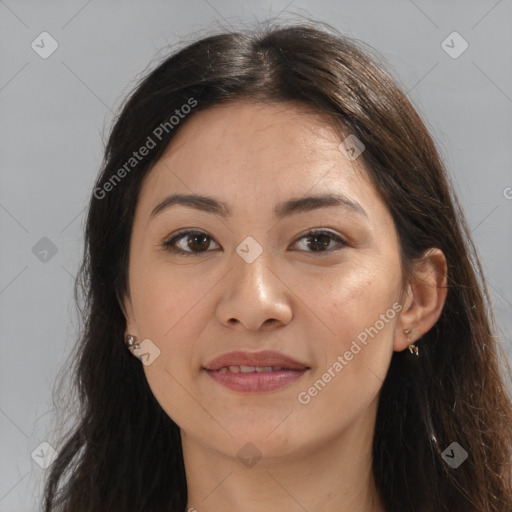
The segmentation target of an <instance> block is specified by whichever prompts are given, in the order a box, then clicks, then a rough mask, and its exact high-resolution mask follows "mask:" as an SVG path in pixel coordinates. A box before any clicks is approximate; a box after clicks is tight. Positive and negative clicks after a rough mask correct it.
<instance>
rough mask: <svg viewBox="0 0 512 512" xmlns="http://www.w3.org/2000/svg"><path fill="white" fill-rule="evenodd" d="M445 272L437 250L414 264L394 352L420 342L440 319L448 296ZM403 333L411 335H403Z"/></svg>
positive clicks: (432, 250) (443, 258)
mask: <svg viewBox="0 0 512 512" xmlns="http://www.w3.org/2000/svg"><path fill="white" fill-rule="evenodd" d="M446 272H447V264H446V258H445V256H444V254H443V252H442V251H441V250H440V249H437V248H432V249H429V250H427V251H426V252H425V253H424V254H423V256H422V257H421V258H420V259H419V260H417V261H416V263H415V268H414V276H413V281H412V283H410V284H409V285H408V288H407V292H406V296H405V299H404V301H403V308H402V311H401V314H400V320H399V323H398V328H399V332H398V333H397V336H396V337H395V342H394V345H393V349H394V350H395V351H396V352H400V351H402V350H405V349H406V348H407V347H408V346H409V345H410V344H411V343H414V342H415V341H416V340H418V339H419V338H421V336H423V335H424V334H425V333H426V332H428V331H429V330H430V329H431V328H432V326H433V325H434V324H435V323H436V322H437V320H438V319H439V317H440V316H441V312H442V310H443V307H444V303H445V300H446V294H447V286H446V283H447V277H446ZM406 330H410V333H409V334H405V333H404V331H406ZM407 338H409V339H407Z"/></svg>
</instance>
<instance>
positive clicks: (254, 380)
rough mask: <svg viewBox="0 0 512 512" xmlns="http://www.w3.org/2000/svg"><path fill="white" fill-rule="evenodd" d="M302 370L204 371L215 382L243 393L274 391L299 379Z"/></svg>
mask: <svg viewBox="0 0 512 512" xmlns="http://www.w3.org/2000/svg"><path fill="white" fill-rule="evenodd" d="M306 372H307V369H304V370H275V371H272V372H261V373H258V372H251V373H241V372H238V373H234V372H219V371H214V370H206V373H207V374H208V375H209V376H210V377H211V378H212V379H213V380H214V381H216V382H218V383H219V384H222V385H223V386H226V387H227V388H229V389H231V390H233V391H241V392H243V393H251V392H261V391H274V390H276V389H281V388H284V387H285V386H288V385H290V384H291V383H292V382H295V381H297V380H298V379H300V378H301V377H302V376H303V375H304V374H305V373H306Z"/></svg>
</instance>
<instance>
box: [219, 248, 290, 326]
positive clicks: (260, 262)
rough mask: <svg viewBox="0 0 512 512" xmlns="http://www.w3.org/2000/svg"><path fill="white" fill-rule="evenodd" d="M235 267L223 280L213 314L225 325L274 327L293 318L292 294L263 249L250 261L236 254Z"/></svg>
mask: <svg viewBox="0 0 512 512" xmlns="http://www.w3.org/2000/svg"><path fill="white" fill-rule="evenodd" d="M233 262H234V268H233V269H232V271H231V272H229V273H228V274H227V276H226V277H225V279H223V282H222V285H221V298H220V300H219V303H218V306H217V310H216V314H217V318H218V319H219V321H220V322H221V323H222V324H223V325H225V326H227V327H231V328H232V327H235V326H238V327H239V328H243V329H247V330H255V331H256V330H261V329H266V330H270V329H276V328H279V327H282V326H284V325H287V324H288V323H289V322H290V321H291V319H292V317H293V310H292V300H291V296H292V293H291V291H290V289H289V287H288V286H287V285H286V284H285V282H284V280H283V279H282V276H280V275H279V272H278V271H277V272H276V270H273V269H272V268H271V267H276V265H272V261H271V258H269V257H267V255H266V253H265V251H263V253H262V254H261V255H260V256H259V257H258V258H257V259H256V260H255V261H252V262H251V263H249V262H247V261H245V260H244V259H243V258H242V257H240V256H239V255H238V254H235V255H234V257H233Z"/></svg>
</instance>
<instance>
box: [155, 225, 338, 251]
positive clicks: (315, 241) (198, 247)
mask: <svg viewBox="0 0 512 512" xmlns="http://www.w3.org/2000/svg"><path fill="white" fill-rule="evenodd" d="M302 239H306V240H308V242H307V243H306V246H307V247H308V248H313V250H311V251H305V252H314V253H324V252H333V251H336V250H339V249H340V248H341V247H344V246H346V245H347V242H346V241H345V240H344V239H343V238H341V237H340V236H339V235H337V234H336V233H333V232H331V231H326V230H312V231H308V232H307V233H305V234H304V235H302V236H301V237H299V238H298V239H297V241H296V242H295V243H298V242H299V241H300V240H302ZM183 240H188V241H187V242H186V243H185V244H182V245H181V247H180V246H179V243H181V242H182V241H183ZM209 240H213V238H212V237H211V236H209V235H208V234H206V233H205V232H204V231H194V230H187V231H181V232H179V233H177V234H176V235H174V236H173V237H172V238H170V239H169V240H167V241H164V242H163V243H162V246H163V247H165V248H166V249H167V250H168V251H170V252H172V253H175V254H180V255H184V256H200V255H201V254H202V253H204V252H208V250H207V249H208V248H209V246H210V242H209ZM333 241H334V242H335V243H336V244H337V245H338V246H341V247H338V248H337V249H336V248H333V247H331V248H329V246H330V245H331V243H332V242H333ZM214 243H215V242H214ZM185 248H188V249H190V250H185Z"/></svg>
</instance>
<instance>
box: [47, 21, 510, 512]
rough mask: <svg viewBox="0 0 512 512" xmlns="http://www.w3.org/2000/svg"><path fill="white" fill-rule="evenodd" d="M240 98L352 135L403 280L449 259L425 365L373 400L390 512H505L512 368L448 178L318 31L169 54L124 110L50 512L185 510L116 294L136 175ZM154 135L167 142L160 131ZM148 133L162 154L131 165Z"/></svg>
mask: <svg viewBox="0 0 512 512" xmlns="http://www.w3.org/2000/svg"><path fill="white" fill-rule="evenodd" d="M191 98H192V101H191ZM244 99H251V100H256V101H266V102H268V101H270V102H288V101H293V102H299V103H301V104H303V105H307V106H310V107H313V108H314V109H315V110H316V111H318V112H322V113H325V114H328V115H329V116H330V118H331V119H332V120H333V122H334V123H336V125H337V126H338V127H339V131H340V137H341V136H343V135H342V134H345V135H346V134H348V133H350V134H354V135H356V136H357V137H358V138H359V139H360V140H361V141H362V142H363V144H364V146H365V148H366V149H365V151H364V153H363V154H362V155H361V158H362V159H363V162H364V166H365V170H366V172H367V173H368V175H369V176H370V178H371V180H372V182H373V183H374V185H375V187H376V189H377V190H378V192H379V193H380V194H381V196H382V198H383V199H384V200H385V202H386V204H387V206H388V208H389V211H390V212H391V214H392V217H393V219H394V222H395V226H396V229H397V231H398V234H399V240H400V245H401V253H402V264H403V270H404V276H406V277H407V276H408V275H409V274H408V272H409V270H410V269H411V268H412V267H411V265H412V262H413V261H414V260H415V259H416V258H419V257H420V256H421V255H422V254H423V253H424V251H426V250H427V249H429V248H431V247H438V248H439V249H441V250H442V251H443V253H444V254H445V256H446V259H447V264H448V294H447V298H446V302H445V306H444V309H443V311H442V314H441V317H440V318H439V320H438V321H437V323H436V324H435V325H434V327H433V328H432V329H431V330H430V331H429V332H427V333H426V334H425V335H424V336H423V338H422V341H421V357H420V358H418V359H416V358H414V357H409V354H406V353H405V352H407V351H405V352H395V353H394V354H393V356H392V361H391V365H390V367H389V371H388V374H387V376H386V379H385V381H384V384H383V386H382V390H381V394H380V399H379V408H378V413H377V420H376V428H375V436H374V443H373V471H374V477H375V481H376V485H377V488H378V490H379V492H380V495H381V497H382V502H383V504H384V506H385V508H386V510H387V511H389V512H441V511H447V512H448V511H449V512H459V511H460V512H510V511H511V510H512V489H511V487H512V481H511V479H512V474H511V473H512V453H511V450H512V403H511V397H510V394H509V393H510V392H509V390H508V389H507V387H506V385H505V384H504V382H505V380H504V379H505V377H504V375H505V374H504V373H502V372H503V371H504V370H506V371H507V372H508V373H507V375H510V368H509V366H508V363H507V360H506V356H505V354H504V352H503V349H502V348H501V347H500V346H499V345H498V344H497V343H496V327H495V322H494V319H493V316H492V311H491V305H490V301H489V295H488V292H487V289H486V286H485V281H484V278H483V274H482V270H481V266H480V262H479V260H478V256H477V253H476V250H475V248H474V245H473V242H472V241H471V238H470V234H469V231H468V228H467V226H466V223H465V221H464V216H463V213H462V211H461V208H460V206H459V203H458V201H457V199H456V196H455V194H454V192H453V189H452V186H451V184H450V182H449V178H448V176H447V173H446V170H445V168H444V165H443V163H442V161H441V159H440V157H439V154H438V152H437V149H436V147H435V144H434V142H433V140H432V138H431V136H430V135H429V133H428V131H427V129H426V127H425V125H424V124H423V122H422V121H421V119H420V117H419V116H418V114H417V112H416V111H415V109H414V108H413V106H412V105H411V103H410V102H409V101H408V99H407V97H406V96H405V94H404V93H403V92H402V91H401V90H400V88H399V87H398V86H397V84H396V82H395V80H394V79H393V78H391V75H390V74H389V73H388V72H386V71H384V66H383V65H381V64H379V57H378V56H377V55H376V54H374V53H373V52H372V50H371V49H370V48H368V47H365V46H364V45H363V44H362V43H360V42H357V41H355V40H352V39H350V38H348V37H345V36H343V35H341V34H339V33H337V32H336V31H335V30H334V29H332V28H331V27H329V26H328V25H325V24H318V23H313V22H309V23H307V22H306V23H301V24H296V25H286V24H285V25H278V24H274V25H270V26H267V27H266V28H264V29H256V30H253V31H241V32H225V33H222V34H218V35H212V36H208V37H205V38H203V39H202V40H199V41H196V42H194V43H192V44H189V45H188V46H186V47H184V48H182V49H180V50H179V51H175V52H174V53H173V54H172V55H170V56H168V57H166V58H165V59H164V60H163V61H162V62H161V63H159V65H158V66H157V67H156V68H155V69H154V70H153V71H151V72H149V73H148V74H147V75H146V76H145V77H144V78H143V79H141V81H140V83H139V84H138V85H137V87H136V89H135V91H134V92H133V93H132V94H131V96H130V97H129V99H128V100H127V101H126V103H125V104H124V105H123V107H122V110H121V112H120V115H119V116H118V118H117V119H116V121H115V124H114V126H113V128H112V130H111V134H110V137H109V139H108V143H107V146H106V150H105V159H104V165H103V168H102V171H101V173H100V175H99V176H98V179H97V181H96V184H95V189H94V193H93V194H92V195H91V200H90V205H89V212H88V217H87V225H86V232H85V253H84V259H83V263H82V266H81V269H80V273H79V276H78V278H77V283H76V295H77V297H76V298H77V301H78V302H79V303H80V304H81V312H82V315H83V320H84V323H83V326H82V330H81V335H80V339H79V341H78V344H77V347H76V353H75V354H74V359H73V364H72V365H71V366H70V367H69V370H70V371H71V372H72V375H73V376H74V384H75V390H76V391H77V395H76V396H77V403H78V416H77V420H76V424H75V425H74V426H73V427H72V428H70V429H69V431H68V433H67V435H66V436H65V438H64V439H63V440H62V446H61V447H60V449H59V454H58V457H57V459H56V460H55V461H54V462H53V464H52V466H51V468H50V470H49V474H48V476H47V481H46V487H45V502H44V510H45V512H57V511H61V512H88V511H91V512H92V511H94V512H100V511H103V510H104V511H107V510H108V511H112V510H122V511H123V512H143V511H144V512H149V511H155V512H157V511H158V512H162V511H164V510H165V511H176V512H183V511H184V510H185V507H186V504H187V485H186V479H185V471H184V464H183V456H182V451H181V438H180V432H179V428H178V426H177V425H176V424H175V423H174V422H173V420H172V419H171V418H169V417H168V416H167V414H166V413H165V412H164V411H163V409H162V408H161V407H160V405H159V403H158V402H157V401H156V399H155V398H154V396H153V394H152V392H151V390H150V388H149V386H148V384H147V381H146V378H145V375H144V372H143V369H142V365H141V364H140V362H139V361H138V360H137V359H136V358H134V357H133V356H132V355H131V354H130V353H129V352H128V351H127V350H126V347H125V346H124V343H123V336H124V332H125V325H126V323H125V322H126V321H125V317H124V315H123V312H122V310H121V308H120V304H119V301H118V297H122V296H123V295H124V293H125V291H126V289H127V262H128V250H129V239H130V235H131V229H132V224H133V218H134V211H135V206H136V203H137V198H138V194H139V192H140V189H141V185H142V181H143V179H144V177H145V176H146V175H147V173H148V172H149V171H150V170H151V167H152V165H153V164H154V163H155V162H156V161H157V160H158V158H159V157H160V156H161V155H162V153H163V151H164V150H165V148H166V147H167V146H168V144H169V142H170V141H171V140H172V138H173V136H174V134H175V133H176V132H177V130H179V127H180V126H182V125H183V124H184V123H186V122H187V119H188V118H190V117H191V116H193V115H194V114H195V112H198V111H200V110H204V109H207V108H209V107H211V106H214V105H219V104H221V103H223V102H228V101H239V100H244ZM194 101H195V102H196V103H195V106H194V108H193V109H192V111H191V112H190V113H189V114H188V115H187V117H186V118H185V119H181V120H180V123H179V125H177V126H176V127H174V126H171V125H170V124H169V119H170V116H172V115H173V113H174V112H175V111H176V110H177V109H178V110H179V109H181V108H182V106H183V105H185V104H189V105H191V104H192V102H194ZM189 110H190V109H189ZM165 122H167V123H168V124H167V125H166V126H167V130H162V129H160V131H157V132H155V130H157V128H158V127H161V126H162V123H165ZM155 133H158V134H159V135H160V137H156V136H155ZM151 135H153V136H152V140H153V142H154V143H155V145H156V147H154V148H153V149H151V151H150V152H149V154H148V155H147V156H146V157H144V158H143V159H141V161H138V162H137V164H136V165H133V166H131V167H129V168H127V167H126V162H127V161H128V159H129V158H130V156H131V155H132V154H133V152H134V151H136V150H138V148H140V147H141V146H143V145H144V144H146V143H147V141H148V136H151ZM123 166H125V167H124V169H125V171H126V172H124V173H122V172H121V173H120V172H119V170H120V169H121V168H123ZM114 175H117V178H119V177H120V176H121V175H122V178H121V179H117V178H116V179H114ZM107 183H110V186H108V185H106V184H107ZM500 361H501V363H502V364H503V368H502V367H501V366H500ZM453 442H457V443H458V445H460V447H462V448H463V449H464V450H465V452H467V454H468V458H467V460H465V461H464V462H463V463H462V464H461V465H460V466H459V467H457V468H454V467H451V466H450V465H449V464H448V463H447V462H446V457H443V452H444V450H445V449H446V448H447V447H449V445H451V443H453ZM154 475H158V477H157V478H155V477H154Z"/></svg>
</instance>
